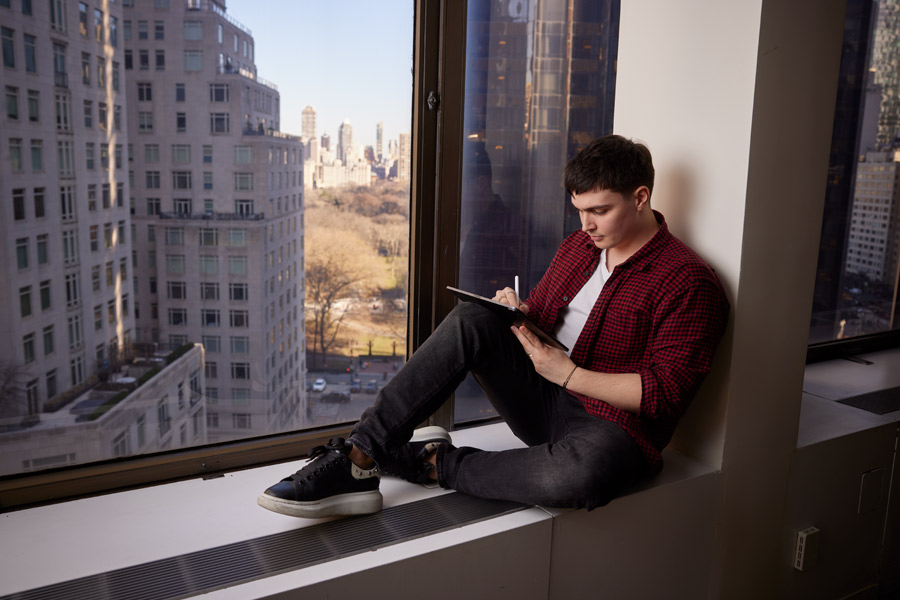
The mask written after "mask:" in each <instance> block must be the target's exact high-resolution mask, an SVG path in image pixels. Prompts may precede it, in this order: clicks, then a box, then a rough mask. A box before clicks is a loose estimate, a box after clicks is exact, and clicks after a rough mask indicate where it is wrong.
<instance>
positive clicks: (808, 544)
mask: <svg viewBox="0 0 900 600" xmlns="http://www.w3.org/2000/svg"><path fill="white" fill-rule="evenodd" d="M821 535H822V532H820V531H819V529H818V528H817V527H807V528H806V529H804V530H802V531H798V532H797V545H796V548H795V550H794V568H795V569H797V570H798V571H803V570H806V569H810V568H812V567H813V566H814V565H815V564H816V558H817V557H818V554H819V538H820V537H821Z"/></svg>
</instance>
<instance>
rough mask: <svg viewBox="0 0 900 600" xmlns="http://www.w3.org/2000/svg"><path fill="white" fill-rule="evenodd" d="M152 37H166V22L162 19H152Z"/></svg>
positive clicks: (160, 38)
mask: <svg viewBox="0 0 900 600" xmlns="http://www.w3.org/2000/svg"><path fill="white" fill-rule="evenodd" d="M153 39H156V40H164V39H166V24H165V22H164V21H154V22H153Z"/></svg>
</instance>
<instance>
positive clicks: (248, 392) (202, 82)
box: [123, 1, 305, 441]
mask: <svg viewBox="0 0 900 600" xmlns="http://www.w3.org/2000/svg"><path fill="white" fill-rule="evenodd" d="M123 10H124V13H123V19H124V28H125V32H126V34H125V36H124V37H125V40H124V41H125V69H126V78H125V79H126V82H127V88H128V99H129V102H130V106H131V109H130V110H129V111H128V127H129V129H130V131H132V132H134V135H133V137H132V138H131V142H132V143H131V144H130V145H129V148H130V151H129V161H128V168H129V171H130V173H131V175H132V176H133V179H134V186H133V189H132V194H131V206H132V211H133V222H134V235H133V243H134V246H135V257H134V265H135V267H134V268H135V272H136V273H137V277H138V278H139V281H138V282H137V283H138V284H137V285H136V286H135V296H136V297H137V299H136V301H135V302H134V305H135V306H134V311H135V315H136V335H135V337H136V338H137V339H139V340H140V341H142V342H152V343H158V344H161V345H169V346H177V345H180V344H182V343H184V342H186V341H192V342H194V341H196V342H202V343H203V345H204V347H205V349H206V395H207V397H208V399H209V405H208V407H207V423H208V425H209V427H208V435H209V439H210V440H211V441H217V440H224V439H231V438H235V437H239V436H240V437H243V436H248V435H258V434H261V433H267V432H273V431H281V430H284V429H290V428H294V427H296V426H297V424H298V422H297V419H298V418H300V415H301V414H303V413H304V411H305V406H303V403H304V402H305V391H304V385H303V382H304V379H305V359H304V339H305V331H304V316H303V296H304V283H303V281H304V279H303V268H302V265H303V245H302V239H303V235H302V234H303V232H302V223H303V219H302V212H303V173H302V161H303V157H302V154H303V153H302V149H301V143H300V139H299V138H296V137H293V136H289V135H286V134H283V133H281V132H280V131H279V123H280V97H279V93H278V89H277V87H276V86H275V85H274V84H272V83H269V82H267V81H265V80H263V79H262V78H260V77H258V75H257V72H256V65H255V63H254V50H253V49H254V40H253V37H252V36H251V33H250V31H249V30H247V29H246V28H245V27H243V26H242V25H241V24H240V23H239V22H238V21H237V20H235V19H234V18H232V17H231V16H230V15H226V13H225V11H224V8H223V5H221V4H219V3H218V2H215V1H211V2H188V3H186V4H185V3H182V4H175V3H172V4H171V5H170V8H169V9H168V10H164V11H163V10H160V9H159V8H156V7H155V6H154V5H153V4H150V3H129V4H128V5H126V6H125V7H124V9H123ZM151 57H152V58H151Z"/></svg>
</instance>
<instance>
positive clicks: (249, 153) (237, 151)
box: [234, 146, 253, 165]
mask: <svg viewBox="0 0 900 600" xmlns="http://www.w3.org/2000/svg"><path fill="white" fill-rule="evenodd" d="M234 162H235V164H239V165H249V164H251V163H252V162H253V147H252V146H235V147H234Z"/></svg>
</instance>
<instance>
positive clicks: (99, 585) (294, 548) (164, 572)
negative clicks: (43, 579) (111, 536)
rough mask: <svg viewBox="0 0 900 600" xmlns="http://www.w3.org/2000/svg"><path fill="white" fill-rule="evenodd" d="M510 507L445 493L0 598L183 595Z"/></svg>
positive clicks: (150, 599) (133, 599)
mask: <svg viewBox="0 0 900 600" xmlns="http://www.w3.org/2000/svg"><path fill="white" fill-rule="evenodd" d="M524 508H526V506H524V505H522V504H517V503H514V502H504V501H493V500H482V499H480V498H473V497H472V496H467V495H465V494H458V493H451V494H444V495H441V496H438V497H435V498H429V499H427V500H422V501H419V502H411V503H409V504H404V505H401V506H396V507H392V508H388V509H386V510H383V511H381V512H380V513H376V514H374V515H366V516H363V517H353V518H346V519H339V520H335V521H328V522H326V523H320V524H318V525H313V526H310V527H303V528H300V529H295V530H292V531H285V532H283V533H277V534H274V535H269V536H265V537H261V538H256V539H252V540H246V541H243V542H237V543H234V544H228V545H226V546H219V547H217V548H210V549H208V550H201V551H198V552H192V553H190V554H184V555H182V556H176V557H173V558H166V559H162V560H157V561H153V562H149V563H145V564H142V565H135V566H133V567H126V568H124V569H117V570H115V571H109V572H107V573H101V574H99V575H92V576H90V577H82V578H80V579H73V580H71V581H65V582H63V583H57V584H54V585H48V586H45V587H40V588H35V589H32V590H28V591H25V592H20V593H17V594H11V595H8V596H3V597H2V598H0V600H14V599H15V600H82V599H83V600H97V599H100V598H114V599H115V600H143V599H146V600H163V599H174V598H186V597H189V596H193V595H197V594H202V593H205V592H210V591H213V590H216V589H221V588H225V587H229V586H233V585H237V584H239V583H245V582H248V581H252V580H254V579H262V578H264V577H271V576H273V575H278V574H279V573H286V572H288V571H294V570H296V569H301V568H304V567H309V566H311V565H315V564H317V563H322V562H327V561H329V560H334V559H337V558H342V557H345V556H351V555H353V554H359V553H362V552H366V551H370V550H374V549H376V548H383V547H385V546H390V545H393V544H398V543H400V542H405V541H407V540H411V539H415V538H418V537H423V536H426V535H431V534H434V533H439V532H441V531H446V530H449V529H454V528H457V527H462V526H463V525H469V524H472V523H476V522H478V521H482V520H484V519H488V518H491V517H496V516H500V515H504V514H508V513H512V512H516V511H518V510H522V509H524Z"/></svg>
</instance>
